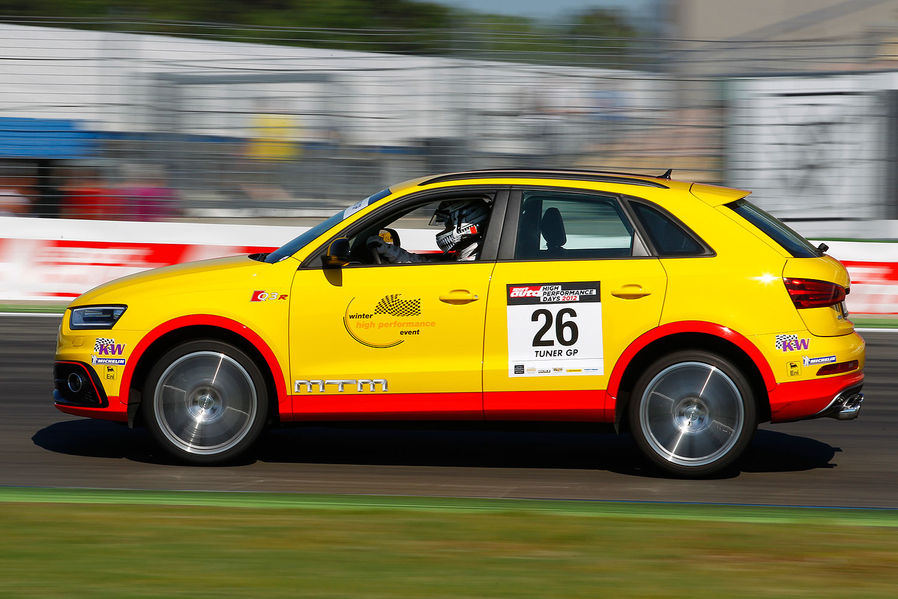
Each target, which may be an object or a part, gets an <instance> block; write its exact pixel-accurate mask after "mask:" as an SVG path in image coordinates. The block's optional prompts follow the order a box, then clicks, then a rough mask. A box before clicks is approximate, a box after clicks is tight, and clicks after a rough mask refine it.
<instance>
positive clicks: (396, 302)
mask: <svg viewBox="0 0 898 599" xmlns="http://www.w3.org/2000/svg"><path fill="white" fill-rule="evenodd" d="M355 300H356V298H352V299H351V300H350V301H349V304H348V305H347V306H346V312H344V314H343V326H344V327H346V332H347V333H349V336H350V337H352V338H353V339H355V340H356V341H358V342H359V343H361V344H362V345H365V346H367V347H375V348H380V349H384V348H388V347H396V346H397V345H399V344H401V343H403V342H404V341H405V340H406V339H408V338H409V337H419V336H421V335H422V334H424V333H425V332H426V331H427V330H428V329H431V328H433V327H435V326H437V323H436V322H435V321H433V320H429V319H428V318H426V317H425V316H422V310H421V298H415V299H403V298H402V294H401V293H393V294H391V295H386V296H384V297H383V298H381V299H380V300H379V301H378V302H377V303H376V304H375V305H374V306H373V307H372V308H371V310H370V311H360V310H358V309H353V303H354V302H355Z"/></svg>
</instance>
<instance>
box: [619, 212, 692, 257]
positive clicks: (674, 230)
mask: <svg viewBox="0 0 898 599" xmlns="http://www.w3.org/2000/svg"><path fill="white" fill-rule="evenodd" d="M630 205H631V206H632V207H633V211H634V212H635V213H636V217H637V218H639V220H640V221H641V222H642V225H643V226H644V227H645V231H646V233H648V236H649V239H650V240H651V241H652V245H654V246H655V251H656V252H658V255H659V256H701V255H703V254H707V253H708V251H707V249H706V248H705V247H704V246H702V244H700V243H699V242H698V241H697V240H696V239H695V237H693V236H692V235H690V234H689V233H688V232H687V231H686V230H685V229H683V227H682V226H680V225H679V224H678V223H676V222H675V221H674V220H673V219H671V218H670V217H669V216H667V215H666V214H664V213H663V212H661V211H660V210H656V209H655V208H652V207H651V206H647V205H645V204H642V203H640V202H631V204H630Z"/></svg>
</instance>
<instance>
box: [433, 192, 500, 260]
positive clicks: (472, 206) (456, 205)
mask: <svg viewBox="0 0 898 599" xmlns="http://www.w3.org/2000/svg"><path fill="white" fill-rule="evenodd" d="M489 216H490V210H489V207H488V206H487V204H486V202H484V201H483V200H481V199H476V200H449V201H446V202H443V203H441V204H440V205H439V206H438V207H437V210H436V212H434V214H433V218H432V219H431V220H430V224H431V225H444V226H445V229H443V230H442V231H440V232H439V233H437V245H438V246H440V249H441V250H443V251H444V252H449V251H452V250H453V249H456V248H457V246H458V245H459V244H460V243H462V242H463V241H470V240H472V239H479V238H480V237H481V236H482V235H483V232H484V228H485V225H486V221H487V219H488V218H489Z"/></svg>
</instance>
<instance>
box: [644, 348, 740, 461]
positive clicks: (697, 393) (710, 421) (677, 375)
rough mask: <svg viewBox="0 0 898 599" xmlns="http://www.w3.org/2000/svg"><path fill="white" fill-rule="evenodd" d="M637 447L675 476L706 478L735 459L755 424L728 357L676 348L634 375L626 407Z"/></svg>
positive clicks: (738, 373)
mask: <svg viewBox="0 0 898 599" xmlns="http://www.w3.org/2000/svg"><path fill="white" fill-rule="evenodd" d="M629 417H630V428H631V431H632V433H633V437H634V439H635V440H636V443H637V445H638V446H639V448H640V449H641V450H642V452H643V453H644V454H645V455H646V457H648V458H649V459H650V460H651V461H652V462H654V463H655V464H656V465H658V466H660V467H661V468H662V469H664V470H666V471H667V472H670V473H673V474H677V475H680V476H706V475H709V474H713V473H715V472H718V471H719V470H721V469H723V468H725V467H726V466H728V465H729V464H731V463H732V462H733V461H734V460H735V459H736V458H738V457H739V456H740V455H741V454H742V452H743V451H745V448H746V447H747V446H748V443H749V442H750V441H751V437H752V435H753V434H754V431H755V429H756V428H757V409H756V406H755V398H754V393H753V392H752V388H751V385H750V384H749V382H748V380H747V379H746V378H745V376H744V375H743V374H742V372H740V371H739V369H738V368H736V367H735V366H734V365H733V364H732V363H731V362H730V361H728V360H726V359H724V358H723V357H721V356H718V355H716V354H713V353H709V352H703V351H682V352H676V353H673V354H670V355H668V356H665V357H663V358H661V359H659V360H657V361H656V362H655V363H654V364H652V366H651V367H649V368H648V370H646V372H645V373H643V375H642V376H640V377H639V379H638V381H637V382H636V386H635V388H634V389H633V395H632V398H631V400H630V405H629Z"/></svg>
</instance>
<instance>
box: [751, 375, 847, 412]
mask: <svg viewBox="0 0 898 599" xmlns="http://www.w3.org/2000/svg"><path fill="white" fill-rule="evenodd" d="M863 384H864V373H863V371H857V372H849V373H847V374H843V375H839V376H832V377H826V378H822V379H815V380H810V381H795V382H788V383H779V384H777V385H776V387H774V388H773V389H772V390H770V391H769V399H770V420H771V422H788V421H790V420H804V419H807V418H820V417H825V416H829V417H833V418H837V419H839V420H851V419H853V418H856V417H857V415H858V413H859V412H860V408H861V403H862V402H863V400H864V395H863V393H861V388H862V387H863Z"/></svg>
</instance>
